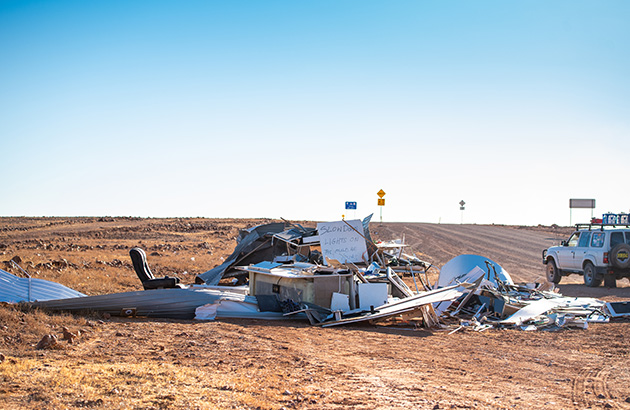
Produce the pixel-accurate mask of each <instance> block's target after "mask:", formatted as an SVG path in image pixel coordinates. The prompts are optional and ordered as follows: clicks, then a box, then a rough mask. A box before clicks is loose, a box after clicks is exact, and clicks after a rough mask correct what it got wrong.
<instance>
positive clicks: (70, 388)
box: [0, 218, 630, 409]
mask: <svg viewBox="0 0 630 410" xmlns="http://www.w3.org/2000/svg"><path fill="white" fill-rule="evenodd" d="M263 222H269V221H268V220H242V219H201V218H195V219H139V218H0V267H1V268H2V269H4V270H8V271H11V272H15V269H14V268H10V265H9V264H7V263H2V262H3V261H8V260H10V259H12V258H14V257H16V256H17V257H18V258H19V260H20V265H21V266H22V267H24V268H25V269H26V270H27V271H29V272H30V273H31V274H32V275H33V276H34V277H39V278H44V279H50V280H54V281H57V282H60V283H63V284H65V285H67V286H70V287H72V288H74V289H76V290H79V291H81V292H83V293H86V294H102V293H111V292H118V291H129V290H140V289H141V284H140V281H139V280H138V279H137V277H136V275H135V273H134V272H133V269H132V267H131V261H130V259H129V256H128V251H129V248H131V247H133V246H141V247H143V248H144V249H145V250H146V251H147V255H148V262H149V264H150V266H151V269H152V270H153V272H154V273H155V274H156V276H163V275H173V274H177V275H178V276H179V277H180V278H181V279H182V282H184V283H192V282H193V281H194V276H195V275H196V274H199V273H202V272H204V271H206V270H208V269H210V268H212V267H214V266H216V265H218V264H220V263H221V262H222V258H225V257H227V256H228V255H229V254H230V253H231V251H232V249H233V247H234V246H235V243H236V242H235V237H236V235H237V233H238V229H239V228H243V227H247V226H252V225H255V224H259V223H263ZM299 223H302V224H305V225H310V226H312V225H313V224H312V223H311V224H309V223H308V222H299ZM371 232H372V236H373V238H374V239H376V240H390V239H396V238H403V236H404V238H405V243H407V244H409V245H410V248H409V249H410V253H415V254H416V255H417V256H418V257H420V258H421V259H423V260H426V261H429V262H431V263H433V264H434V265H435V266H437V267H441V266H442V265H443V264H444V263H446V262H447V261H448V260H449V259H451V258H452V257H454V256H456V255H459V254H464V253H474V254H480V255H483V256H485V257H488V258H490V259H493V260H494V261H496V262H498V263H499V264H501V265H502V266H503V267H504V268H505V269H506V270H507V271H508V272H509V273H510V274H511V275H512V277H513V278H514V279H515V281H517V282H524V281H526V282H530V281H535V280H539V281H540V280H544V279H543V268H542V263H541V252H542V250H543V249H544V248H545V247H547V246H549V245H551V244H554V243H558V242H559V241H560V240H561V239H563V238H565V237H566V236H567V234H568V233H569V232H570V229H568V228H551V227H511V226H487V225H483V226H482V225H435V224H402V223H383V224H379V223H373V224H372V225H371ZM560 291H561V293H563V294H565V295H568V296H594V297H598V298H600V299H603V300H630V284H629V283H628V280H627V279H624V280H621V281H619V283H618V287H617V288H613V289H610V288H603V287H599V288H587V287H585V286H584V285H583V284H582V283H581V278H580V277H577V276H572V277H568V278H563V280H562V282H561V285H560ZM63 327H66V328H67V329H68V331H69V332H70V333H72V334H73V336H71V339H72V340H71V342H69V341H66V340H61V339H62V328H63ZM449 333H450V332H449V331H429V330H426V329H422V328H416V327H414V326H413V325H411V324H407V323H394V324H390V325H388V326H384V325H378V326H373V325H368V324H357V325H351V326H347V327H335V328H325V329H324V328H319V327H313V326H310V325H308V324H307V322H305V321H304V322H303V321H300V320H287V321H256V320H219V321H211V322H200V321H176V320H168V319H161V320H160V319H146V318H104V317H101V316H98V315H95V314H90V313H89V312H88V313H86V314H85V315H77V316H73V315H69V314H48V313H46V312H42V311H38V310H32V309H28V308H26V307H15V306H12V305H3V306H0V408H3V409H17V408H20V409H22V408H25V409H63V408H133V409H170V408H173V409H175V408H180V409H184V408H185V409H189V408H191V409H192V408H199V409H231V408H237V409H241V408H243V409H257V408H260V409H282V408H285V409H342V408H357V409H409V408H417V409H461V408H474V409H530V408H541V409H587V408H592V409H597V408H611V409H630V387H629V386H630V355H629V353H630V346H629V344H630V337H629V336H630V321H627V320H615V321H613V322H611V323H603V324H590V326H589V328H588V329H586V330H576V329H574V330H561V331H555V332H551V331H533V332H529V331H521V330H493V329H491V330H487V331H484V332H472V331H459V332H457V333H453V334H449ZM47 334H54V335H56V336H57V337H58V338H59V341H58V343H57V344H56V345H55V346H53V348H51V349H36V345H37V343H38V342H39V341H40V339H41V338H42V337H43V336H44V335H47Z"/></svg>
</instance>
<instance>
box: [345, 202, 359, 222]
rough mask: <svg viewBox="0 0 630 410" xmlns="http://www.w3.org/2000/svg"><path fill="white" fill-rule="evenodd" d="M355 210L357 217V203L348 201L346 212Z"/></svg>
mask: <svg viewBox="0 0 630 410" xmlns="http://www.w3.org/2000/svg"><path fill="white" fill-rule="evenodd" d="M350 209H352V210H354V217H355V218H356V216H357V201H346V210H350Z"/></svg>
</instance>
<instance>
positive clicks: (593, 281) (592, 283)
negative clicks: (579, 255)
mask: <svg viewBox="0 0 630 410" xmlns="http://www.w3.org/2000/svg"><path fill="white" fill-rule="evenodd" d="M601 283H602V278H601V277H599V276H598V275H597V274H596V273H595V266H593V264H592V263H590V262H586V263H585V264H584V284H585V285H586V286H589V287H591V288H596V287H598V286H599V285H600V284H601Z"/></svg>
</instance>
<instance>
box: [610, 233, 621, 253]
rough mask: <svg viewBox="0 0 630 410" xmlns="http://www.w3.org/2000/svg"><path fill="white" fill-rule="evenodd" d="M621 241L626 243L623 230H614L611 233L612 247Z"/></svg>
mask: <svg viewBox="0 0 630 410" xmlns="http://www.w3.org/2000/svg"><path fill="white" fill-rule="evenodd" d="M620 243H624V240H623V232H613V233H611V234H610V248H611V249H612V248H614V247H615V246H617V245H619V244H620Z"/></svg>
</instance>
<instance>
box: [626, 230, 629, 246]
mask: <svg viewBox="0 0 630 410" xmlns="http://www.w3.org/2000/svg"><path fill="white" fill-rule="evenodd" d="M626 243H627V244H628V245H630V232H626Z"/></svg>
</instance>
